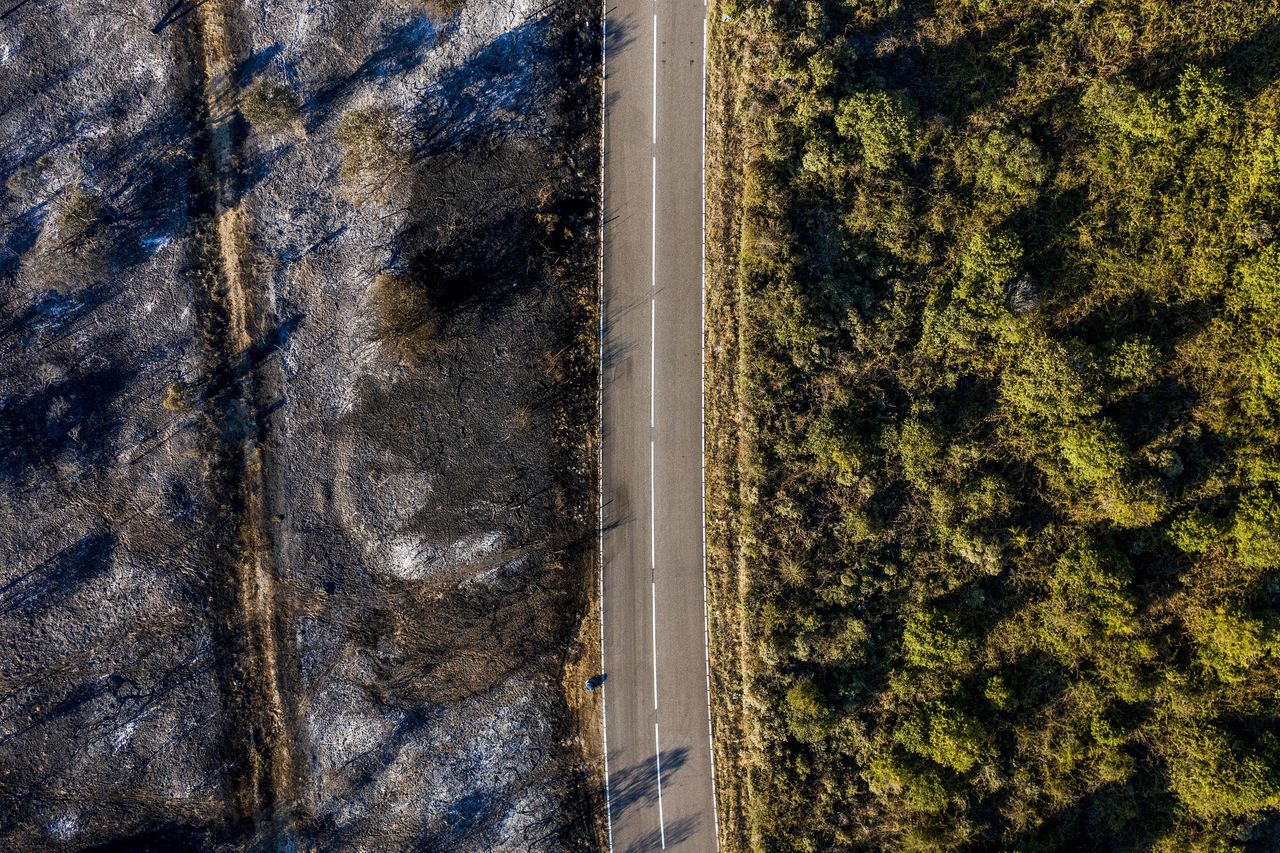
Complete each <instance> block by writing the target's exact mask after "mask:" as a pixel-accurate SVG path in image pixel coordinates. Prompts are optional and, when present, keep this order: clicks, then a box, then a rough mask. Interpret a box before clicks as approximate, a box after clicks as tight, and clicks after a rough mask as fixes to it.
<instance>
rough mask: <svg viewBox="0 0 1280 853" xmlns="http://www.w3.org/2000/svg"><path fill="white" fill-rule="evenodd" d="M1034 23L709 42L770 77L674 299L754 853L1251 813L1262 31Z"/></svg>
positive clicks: (1274, 319)
mask: <svg viewBox="0 0 1280 853" xmlns="http://www.w3.org/2000/svg"><path fill="white" fill-rule="evenodd" d="M1138 5H1142V4H1138ZM1264 5H1267V4H1264ZM1056 8H1057V7H1051V6H1045V5H1043V4H1042V5H1039V6H1036V5H1034V4H1033V5H1032V6H1028V7H1021V6H1020V7H1017V8H1016V9H1015V7H1013V6H1008V4H998V3H991V4H974V3H972V2H967V0H943V2H938V3H923V2H916V0H903V2H901V3H897V4H874V3H871V4H868V3H863V4H841V3H836V2H822V0H818V2H806V3H803V4H794V3H788V2H783V0H779V2H773V3H771V4H766V5H765V6H757V7H751V8H749V9H744V10H742V11H741V14H740V15H735V19H736V20H734V21H733V22H731V23H728V24H724V25H723V27H722V32H721V35H720V36H719V37H720V38H722V39H734V40H736V42H735V43H737V44H741V45H744V47H743V48H742V49H743V50H744V51H748V52H750V51H758V52H759V55H756V54H752V55H751V61H752V63H753V65H752V67H755V68H760V69H767V70H768V73H762V74H760V75H759V76H758V77H754V78H752V80H751V83H750V86H751V88H750V91H747V90H746V89H745V88H744V90H743V91H741V92H739V93H738V95H739V100H740V101H741V109H740V110H739V118H740V119H741V120H742V121H743V122H744V123H745V126H744V132H745V133H746V135H747V136H748V139H747V142H746V149H747V150H749V151H751V152H752V155H753V156H752V157H751V158H749V159H750V163H749V166H748V167H747V168H746V171H745V173H744V175H743V197H742V199H741V205H740V207H741V210H742V220H743V221H742V225H741V233H740V236H741V246H740V254H739V255H738V256H737V257H736V258H734V259H732V262H731V263H730V264H729V265H728V266H727V267H726V268H723V269H713V270H711V273H712V274H711V275H710V276H709V278H708V282H709V286H711V287H716V288H721V291H717V294H716V295H715V298H718V299H733V298H735V297H737V296H739V295H740V297H741V298H740V299H738V301H737V303H736V305H737V311H738V312H739V316H738V317H737V319H738V320H739V323H740V325H739V327H738V329H739V334H740V337H739V339H738V340H737V344H738V348H739V349H738V354H739V355H740V356H741V361H740V362H738V363H739V364H740V365H741V366H742V373H741V375H739V376H737V377H736V380H737V381H736V384H734V385H733V387H735V388H736V389H737V391H738V393H739V394H740V397H739V399H738V400H737V401H735V403H736V408H735V409H734V411H733V415H732V416H733V418H734V419H735V423H737V424H739V428H740V432H739V434H738V436H737V437H738V438H739V439H741V441H742V446H741V449H740V452H741V453H742V454H743V458H742V459H741V460H739V462H740V463H741V464H740V467H739V468H738V469H737V471H738V472H739V473H740V474H741V476H742V478H743V482H742V484H741V492H740V493H739V495H738V498H739V500H740V502H741V504H742V506H744V507H745V508H746V509H745V510H744V511H743V512H741V513H740V514H739V515H737V516H735V517H733V518H732V519H731V523H732V525H733V530H732V534H733V537H734V541H735V542H737V543H739V544H741V547H742V553H741V559H742V563H741V565H742V566H743V569H742V572H743V577H742V578H741V580H742V582H743V584H744V586H745V588H746V589H747V590H748V593H747V595H748V598H747V599H746V601H745V602H743V606H744V608H745V612H746V613H748V614H749V616H748V617H747V618H746V619H745V622H746V626H747V627H746V647H745V648H744V650H743V666H744V670H743V671H744V673H745V675H744V677H745V678H746V680H747V681H748V682H749V683H750V684H751V685H753V699H754V698H759V699H760V700H761V701H762V703H763V704H761V705H759V706H756V705H752V704H748V705H746V706H745V707H746V712H745V713H746V714H747V721H748V726H749V731H748V737H747V738H746V740H745V743H744V744H743V746H742V748H743V749H744V750H746V751H747V752H748V753H749V755H748V760H747V761H745V762H744V766H746V767H748V768H749V771H748V772H749V773H750V774H751V779H750V781H749V784H748V785H747V786H746V788H745V790H747V791H749V792H750V793H751V795H752V796H754V797H755V798H756V801H755V802H753V803H752V804H751V806H750V811H751V814H752V815H753V816H754V817H753V821H754V822H753V824H752V827H751V831H752V833H753V835H752V836H751V843H752V845H753V846H754V847H756V848H757V849H765V850H785V849H800V848H802V847H803V848H807V849H820V850H846V849H887V850H898V849H920V850H942V849H970V850H1005V849H1024V850H1032V849H1036V850H1081V849H1095V848H1099V847H1106V848H1108V849H1115V850H1147V849H1158V850H1182V849H1219V848H1221V849H1229V848H1230V849H1234V848H1233V847H1232V845H1236V846H1240V845H1242V844H1244V841H1243V839H1248V838H1249V837H1250V834H1251V833H1253V832H1254V831H1255V828H1256V827H1258V826H1260V825H1262V822H1264V821H1265V820H1267V819H1268V818H1267V815H1268V814H1270V811H1269V810H1272V809H1275V808H1277V807H1278V803H1277V799H1276V798H1277V796H1278V795H1280V749H1277V748H1276V744H1275V743H1274V741H1273V739H1268V738H1267V737H1264V736H1262V735H1261V734H1260V733H1262V732H1268V731H1272V730H1275V731H1280V712H1277V709H1276V707H1275V703H1274V690H1275V688H1274V685H1275V684H1276V683H1278V681H1280V653H1278V652H1277V643H1278V642H1280V612H1278V608H1280V599H1277V597H1276V592H1275V590H1276V582H1275V577H1274V574H1275V572H1276V570H1277V569H1280V557H1277V555H1278V554H1280V497H1278V496H1280V464H1277V462H1276V457H1277V448H1280V344H1278V343H1277V342H1276V341H1277V340H1278V339H1280V334H1278V331H1280V327H1278V325H1277V324H1278V323H1280V242H1277V239H1276V234H1275V233H1274V228H1273V227H1272V225H1271V223H1274V222H1276V221H1280V153H1277V152H1278V151H1280V148H1277V146H1276V140H1277V138H1280V134H1278V131H1280V127H1277V123H1278V120H1277V118H1276V117H1277V116H1278V115H1280V85H1276V83H1277V81H1276V80H1275V79H1273V78H1274V75H1275V68H1274V67H1273V66H1274V64H1272V65H1267V66H1266V68H1265V70H1264V69H1263V68H1262V67H1261V66H1257V65H1256V64H1255V65H1251V66H1250V67H1249V68H1245V67H1244V65H1237V66H1235V67H1232V63H1233V62H1234V61H1235V60H1233V59H1231V57H1232V56H1233V41H1234V40H1237V39H1238V40H1240V41H1243V42H1246V43H1248V44H1253V42H1252V41H1251V40H1256V39H1259V38H1262V39H1264V40H1265V38H1266V33H1265V31H1260V30H1258V29H1257V27H1259V26H1261V25H1260V24H1259V21H1261V20H1263V19H1274V16H1275V15H1276V14H1280V8H1276V6H1275V4H1274V3H1271V4H1270V5H1267V11H1259V10H1258V8H1257V7H1256V5H1255V4H1250V3H1245V2H1243V0H1230V2H1224V3H1218V4H1210V7H1205V9H1203V10H1202V11H1203V15H1202V16H1199V17H1195V18H1194V19H1191V18H1186V17H1185V16H1181V17H1180V16H1179V15H1178V14H1177V10H1175V9H1173V8H1172V6H1171V5H1170V4H1168V3H1167V2H1162V0H1152V2H1148V3H1146V4H1145V5H1143V7H1142V10H1141V11H1139V10H1137V7H1136V6H1135V5H1134V4H1131V3H1127V2H1121V1H1120V0H1099V2H1095V3H1090V4H1084V5H1081V6H1079V7H1078V8H1075V7H1073V11H1072V12H1071V13H1070V14H1063V13H1061V11H1060V9H1059V10H1057V11H1055V9H1056ZM1175 22H1176V23H1175ZM1123 32H1129V33H1131V34H1133V35H1134V36H1135V37H1134V38H1131V39H1129V40H1128V41H1125V40H1122V39H1120V38H1119V37H1118V35H1117V34H1119V33H1123ZM1208 45H1212V48H1211V49H1210V48H1209V47H1208ZM1193 46H1194V47H1193ZM1251 55H1253V54H1251ZM1208 56H1212V57H1214V58H1215V59H1214V63H1216V64H1224V63H1225V64H1226V65H1227V66H1228V67H1227V68H1226V69H1225V70H1224V71H1221V72H1219V71H1210V70H1207V69H1206V68H1201V67H1198V66H1197V65H1196V63H1197V62H1201V61H1204V58H1205V57H1208ZM1118 69H1125V72H1126V73H1124V74H1122V73H1120V72H1119V70H1118ZM708 162H709V163H715V162H726V161H720V160H716V159H715V158H712V159H709V161H708ZM714 254H715V255H716V256H719V253H714ZM712 256H713V253H709V258H710V257H712ZM708 379H709V381H716V380H717V377H715V376H709V377H708ZM717 568H718V569H719V570H720V571H727V569H726V568H725V567H723V566H722V567H717ZM738 580H739V578H737V577H734V578H733V583H732V584H729V587H730V588H733V587H735V586H736V583H737V581H738ZM817 803H821V804H822V806H821V808H818V807H817V806H816V805H815V804H817Z"/></svg>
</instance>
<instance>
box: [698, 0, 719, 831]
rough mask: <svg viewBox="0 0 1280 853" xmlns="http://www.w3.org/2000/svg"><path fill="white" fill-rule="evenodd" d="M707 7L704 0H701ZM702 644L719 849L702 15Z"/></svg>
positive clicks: (704, 27)
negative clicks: (713, 722)
mask: <svg viewBox="0 0 1280 853" xmlns="http://www.w3.org/2000/svg"><path fill="white" fill-rule="evenodd" d="M703 6H704V7H705V6H706V0H703ZM701 381H702V401H701V403H702V406H701V411H702V417H701V420H702V644H703V651H704V654H705V656H706V657H705V660H706V666H707V745H708V746H709V747H710V749H711V819H712V822H713V823H714V825H715V835H716V849H717V850H719V849H720V799H719V796H720V795H719V792H718V791H717V790H716V744H715V735H714V733H713V729H712V725H711V602H710V599H709V598H708V596H707V16H706V14H705V13H704V14H703V16H702V364H701Z"/></svg>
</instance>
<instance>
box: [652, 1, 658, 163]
mask: <svg viewBox="0 0 1280 853" xmlns="http://www.w3.org/2000/svg"><path fill="white" fill-rule="evenodd" d="M653 144H654V145H657V144H658V13H657V12H654V13H653Z"/></svg>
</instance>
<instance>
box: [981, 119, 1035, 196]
mask: <svg viewBox="0 0 1280 853" xmlns="http://www.w3.org/2000/svg"><path fill="white" fill-rule="evenodd" d="M973 153H974V155H975V157H976V158H977V162H978V168H977V173H976V175H975V178H976V180H977V182H978V186H980V187H982V188H983V189H987V190H991V191H993V192H997V193H1008V194H1009V195H1017V196H1027V195H1030V194H1032V193H1034V192H1035V190H1036V188H1037V187H1039V186H1040V185H1041V184H1043V183H1044V182H1045V179H1046V178H1047V177H1048V174H1049V164H1048V163H1047V162H1046V159H1045V156H1044V155H1043V154H1042V153H1041V152H1040V149H1039V148H1037V147H1036V145H1035V143H1034V142H1032V141H1031V140H1029V139H1023V138H1021V137H1018V136H1014V135H1013V134H1012V133H1009V132H1008V131H1005V130H993V131H992V132H991V133H988V134H987V136H986V138H985V139H984V140H982V142H981V143H976V144H975V145H974V146H973Z"/></svg>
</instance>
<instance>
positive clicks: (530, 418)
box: [0, 0, 599, 851]
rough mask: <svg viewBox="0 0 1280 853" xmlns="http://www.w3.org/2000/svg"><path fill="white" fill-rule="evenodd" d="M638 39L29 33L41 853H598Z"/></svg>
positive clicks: (31, 762)
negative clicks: (621, 79)
mask: <svg viewBox="0 0 1280 853" xmlns="http://www.w3.org/2000/svg"><path fill="white" fill-rule="evenodd" d="M597 17H598V14H597V10H596V8H595V7H594V6H593V5H592V4H590V3H586V2H580V0H568V2H559V3H553V4H550V5H546V4H539V3H537V2H535V0H466V2H465V3H462V4H460V5H459V4H455V3H451V2H438V0H436V1H435V2H423V0H342V2H339V1H338V0H204V2H202V3H197V2H177V3H175V2H173V0H166V2H155V0H142V2H136V1H135V0H131V2H123V0H5V2H0V142H2V143H3V144H2V145H0V173H2V174H3V177H4V179H5V180H4V189H3V191H2V192H0V223H3V225H2V226H0V850H23V851H29V850H33V849H36V850H45V849H48V850H148V849H153V850H182V849H198V850H239V849H247V848H253V849H264V850H265V849H272V850H274V849H281V850H326V851H327V850H335V851H337V850H379V851H380V850H424V851H447V850H567V849H585V848H587V847H590V846H592V842H593V840H594V837H593V832H594V824H593V816H592V808H593V804H594V800H593V796H594V795H593V791H592V776H591V773H590V771H589V768H590V767H591V760H592V757H591V756H588V755H585V754H584V748H583V747H582V746H581V745H580V743H579V741H578V739H577V736H576V732H575V727H574V723H573V720H572V717H571V714H570V711H569V708H568V706H567V703H566V696H565V688H564V686H563V684H564V681H565V679H564V672H565V668H566V665H567V663H568V662H569V661H570V659H571V658H572V656H574V655H576V654H578V653H580V651H581V650H580V649H577V648H575V646H574V642H575V637H576V636H577V635H578V628H579V624H580V622H581V620H582V618H583V617H584V615H585V612H586V609H587V596H588V590H589V589H590V588H591V585H592V584H593V583H594V580H593V578H594V577H595V570H594V565H593V560H594V552H595V551H594V549H595V544H594V543H595V526H594V483H595V470H594V448H593V447H592V446H591V439H590V436H591V435H592V432H593V419H594V412H595V381H596V380H595V374H594V363H595V361H594V358H595V357H594V352H593V347H594V340H595V331H596V314H595V311H596V307H595V287H596V285H595V269H596V267H595V264H596V256H597V255H596V252H597V242H596V241H597V239H598V235H597V233H596V221H595V217H596V214H595V211H596V209H597V207H596V196H595V193H596V189H597V175H598V167H599V163H598V149H597V140H598V135H597V126H598V125H597V122H598V92H599V89H598V77H597V74H598V67H597V58H596V53H597V51H596V45H597V43H598V29H597V27H598V20H597ZM246 116H247V118H246Z"/></svg>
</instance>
